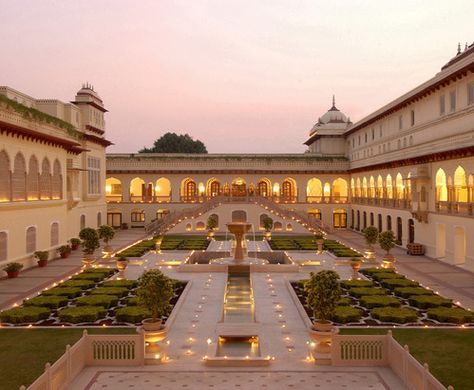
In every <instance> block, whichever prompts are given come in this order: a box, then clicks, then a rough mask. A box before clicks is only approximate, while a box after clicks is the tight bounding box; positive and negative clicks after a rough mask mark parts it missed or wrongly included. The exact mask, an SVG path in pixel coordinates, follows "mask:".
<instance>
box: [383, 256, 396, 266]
mask: <svg viewBox="0 0 474 390" xmlns="http://www.w3.org/2000/svg"><path fill="white" fill-rule="evenodd" d="M395 261H396V259H395V256H394V255H392V254H386V255H384V257H383V258H382V268H394V265H393V264H394V263H395Z"/></svg>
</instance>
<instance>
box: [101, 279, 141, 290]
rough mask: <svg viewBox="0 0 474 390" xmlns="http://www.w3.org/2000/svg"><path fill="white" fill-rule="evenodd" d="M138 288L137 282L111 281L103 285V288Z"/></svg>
mask: <svg viewBox="0 0 474 390" xmlns="http://www.w3.org/2000/svg"><path fill="white" fill-rule="evenodd" d="M137 286H138V281H137V280H109V281H107V282H104V283H103V284H102V285H101V287H125V288H128V289H131V288H135V287H137Z"/></svg>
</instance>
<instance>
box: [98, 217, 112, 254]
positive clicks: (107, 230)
mask: <svg viewBox="0 0 474 390" xmlns="http://www.w3.org/2000/svg"><path fill="white" fill-rule="evenodd" d="M97 234H98V235H99V238H100V239H101V240H103V241H104V244H105V245H104V249H103V253H104V254H105V256H106V257H110V254H111V253H112V247H111V246H110V245H109V241H112V239H113V238H114V236H115V230H114V228H113V227H111V226H109V225H102V226H100V227H99V228H98V229H97Z"/></svg>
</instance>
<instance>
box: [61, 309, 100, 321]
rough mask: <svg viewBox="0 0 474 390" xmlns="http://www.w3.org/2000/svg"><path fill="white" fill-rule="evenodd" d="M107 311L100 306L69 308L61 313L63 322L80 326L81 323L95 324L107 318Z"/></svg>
mask: <svg viewBox="0 0 474 390" xmlns="http://www.w3.org/2000/svg"><path fill="white" fill-rule="evenodd" d="M106 314H107V310H106V309H104V308H103V307H100V306H77V307H67V308H65V309H62V310H61V311H60V312H59V320H60V321H61V322H70V323H72V324H78V323H81V322H95V321H97V320H98V319H99V318H103V317H105V315H106Z"/></svg>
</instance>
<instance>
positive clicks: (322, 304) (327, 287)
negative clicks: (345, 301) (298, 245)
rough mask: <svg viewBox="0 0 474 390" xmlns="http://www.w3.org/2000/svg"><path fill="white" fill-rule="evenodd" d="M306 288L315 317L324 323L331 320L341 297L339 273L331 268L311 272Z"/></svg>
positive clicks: (308, 302) (309, 304)
mask: <svg viewBox="0 0 474 390" xmlns="http://www.w3.org/2000/svg"><path fill="white" fill-rule="evenodd" d="M304 290H305V292H306V294H307V297H306V302H307V304H308V306H309V307H311V309H313V314H314V317H315V319H317V320H319V321H320V322H323V323H324V322H326V321H328V320H330V319H331V318H332V317H333V316H334V311H335V310H336V306H337V301H339V299H340V298H341V293H342V290H341V286H340V285H339V275H338V274H337V273H336V272H334V271H331V270H323V271H319V272H318V273H316V274H315V273H314V272H311V273H310V278H309V280H308V281H306V283H305V284H304Z"/></svg>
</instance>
